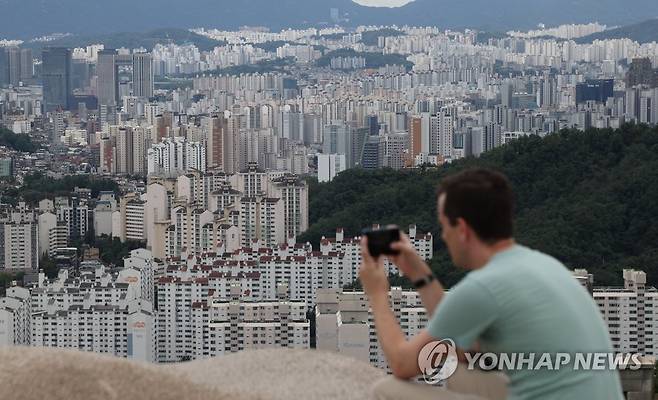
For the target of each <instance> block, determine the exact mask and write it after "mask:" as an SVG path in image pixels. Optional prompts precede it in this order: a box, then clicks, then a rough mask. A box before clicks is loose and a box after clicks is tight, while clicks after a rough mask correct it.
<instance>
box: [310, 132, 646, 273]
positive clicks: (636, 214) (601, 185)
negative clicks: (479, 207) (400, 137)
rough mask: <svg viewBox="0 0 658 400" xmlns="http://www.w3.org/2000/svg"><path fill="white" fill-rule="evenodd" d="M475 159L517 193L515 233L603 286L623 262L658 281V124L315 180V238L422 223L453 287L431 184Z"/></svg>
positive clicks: (531, 140) (439, 268)
mask: <svg viewBox="0 0 658 400" xmlns="http://www.w3.org/2000/svg"><path fill="white" fill-rule="evenodd" d="M472 166H487V167H492V168H496V169H498V170H501V171H503V172H504V173H506V174H507V175H508V176H509V178H510V180H511V181H512V183H513V185H514V188H515V192H516V195H517V199H516V201H517V207H516V237H517V239H518V241H519V242H521V243H522V244H525V245H528V246H531V247H534V248H537V249H539V250H542V251H545V252H547V253H549V254H551V255H553V256H554V257H556V258H558V259H559V260H561V261H563V262H564V263H565V264H566V265H567V266H569V267H571V268H587V269H588V270H589V271H590V272H593V273H594V279H595V282H596V284H598V285H610V284H619V283H620V281H621V270H622V269H623V268H637V269H641V270H644V271H646V272H647V279H648V281H649V282H650V283H651V284H652V285H657V284H658V224H657V223H658V207H656V205H655V202H656V199H658V128H648V127H646V126H641V125H640V126H635V125H626V126H624V127H623V128H622V129H619V130H614V131H613V130H589V131H587V132H578V131H563V132H560V133H556V134H553V135H549V136H547V137H545V138H543V139H542V138H540V137H538V136H530V137H526V138H522V139H519V140H516V141H513V142H511V143H509V144H508V145H506V146H503V147H501V148H498V149H495V150H493V151H490V152H487V153H485V154H483V155H482V156H481V157H480V158H468V159H464V160H460V161H457V162H454V163H452V164H450V165H447V166H444V167H441V168H438V169H427V170H417V171H393V170H386V169H384V170H378V171H372V172H367V171H364V170H356V169H355V170H349V171H346V172H343V173H341V174H340V175H339V176H337V177H336V179H335V180H334V181H333V182H331V183H324V184H318V183H317V182H311V184H310V204H309V209H310V215H309V219H310V229H309V230H308V232H307V233H306V234H304V235H303V237H301V238H300V240H303V241H311V242H312V243H313V244H314V245H316V244H317V243H318V241H319V238H320V237H321V236H322V235H326V236H331V235H333V234H334V231H335V228H336V227H343V228H345V230H346V233H348V234H350V235H355V234H358V232H359V231H360V229H361V228H362V227H364V226H367V225H369V224H372V223H381V224H386V223H397V224H399V225H400V226H403V227H406V226H407V225H409V224H414V223H415V224H416V225H417V226H418V228H419V230H421V231H429V232H432V234H433V235H434V239H435V240H434V246H435V254H434V259H433V260H432V267H433V269H434V270H435V272H436V273H437V274H438V275H439V277H440V278H441V279H442V280H443V281H444V282H446V283H447V284H448V285H451V284H454V283H455V282H456V281H457V280H458V279H459V278H460V277H461V276H462V272H461V271H457V270H456V269H455V267H453V266H452V265H451V263H450V260H449V257H448V255H447V254H446V250H445V247H444V245H443V243H442V242H441V240H440V232H439V226H438V222H437V218H436V205H435V188H436V186H437V184H438V183H439V182H440V180H441V178H442V177H444V176H446V175H448V174H451V173H454V172H457V171H459V170H463V169H464V168H468V167H472Z"/></svg>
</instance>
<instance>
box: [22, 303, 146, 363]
mask: <svg viewBox="0 0 658 400" xmlns="http://www.w3.org/2000/svg"><path fill="white" fill-rule="evenodd" d="M155 322H156V321H155V317H154V313H153V309H152V306H151V303H150V302H148V301H145V300H132V301H130V302H127V303H126V304H123V305H118V304H114V305H101V304H94V305H90V306H88V307H85V306H84V305H80V304H78V305H73V306H71V307H69V309H68V310H65V311H57V312H55V313H49V312H47V311H38V312H35V313H34V314H33V315H32V321H31V323H32V341H31V345H32V346H43V347H58V348H73V349H78V350H82V351H91V352H94V353H106V354H112V355H115V356H117V357H125V358H129V359H134V360H139V361H147V362H155V361H156V356H155V342H156V340H155V332H156V330H155Z"/></svg>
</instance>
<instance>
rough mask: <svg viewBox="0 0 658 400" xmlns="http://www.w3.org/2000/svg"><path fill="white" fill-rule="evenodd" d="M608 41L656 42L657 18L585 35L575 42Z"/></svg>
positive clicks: (657, 32) (657, 33)
mask: <svg viewBox="0 0 658 400" xmlns="http://www.w3.org/2000/svg"><path fill="white" fill-rule="evenodd" d="M610 39H631V40H634V41H636V42H638V43H651V42H656V41H658V18H654V19H650V20H648V21H643V22H640V23H637V24H633V25H625V26H621V27H619V28H615V29H608V30H605V31H603V32H598V33H594V34H591V35H587V36H584V37H581V38H578V39H576V42H577V43H592V42H593V41H595V40H610Z"/></svg>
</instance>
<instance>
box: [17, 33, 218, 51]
mask: <svg viewBox="0 0 658 400" xmlns="http://www.w3.org/2000/svg"><path fill="white" fill-rule="evenodd" d="M157 43H176V44H185V43H191V44H194V45H195V46H197V47H198V48H199V49H201V50H212V49H214V48H215V47H217V46H221V45H223V44H225V42H221V41H217V40H213V39H210V38H207V37H205V36H201V35H197V34H196V33H193V32H190V31H188V30H185V29H178V28H163V29H156V30H153V31H149V32H121V33H106V34H95V35H92V34H74V35H71V36H66V37H63V38H61V39H57V40H53V41H49V42H28V43H26V44H25V45H24V46H25V47H31V48H33V49H41V48H43V47H45V46H61V47H84V46H88V45H91V44H104V45H105V47H106V48H115V49H116V48H120V47H125V48H129V49H135V48H140V47H144V48H145V49H147V50H151V49H152V48H153V47H154V46H155V45H156V44H157Z"/></svg>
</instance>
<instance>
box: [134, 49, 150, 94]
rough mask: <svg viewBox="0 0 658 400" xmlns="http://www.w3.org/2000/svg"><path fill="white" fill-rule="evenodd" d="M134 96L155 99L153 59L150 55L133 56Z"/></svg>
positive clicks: (136, 54)
mask: <svg viewBox="0 0 658 400" xmlns="http://www.w3.org/2000/svg"><path fill="white" fill-rule="evenodd" d="M133 95H134V96H137V97H146V98H150V97H153V57H151V54H150V53H135V54H133Z"/></svg>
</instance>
